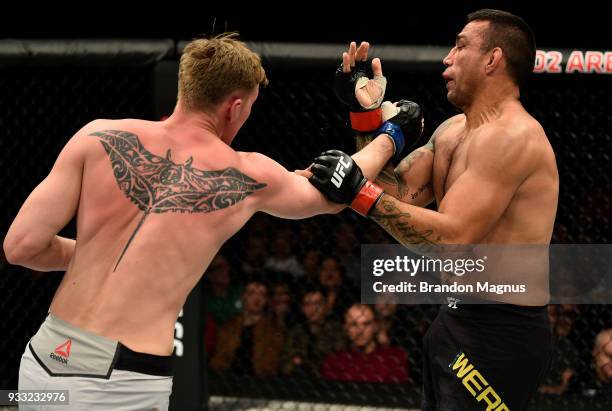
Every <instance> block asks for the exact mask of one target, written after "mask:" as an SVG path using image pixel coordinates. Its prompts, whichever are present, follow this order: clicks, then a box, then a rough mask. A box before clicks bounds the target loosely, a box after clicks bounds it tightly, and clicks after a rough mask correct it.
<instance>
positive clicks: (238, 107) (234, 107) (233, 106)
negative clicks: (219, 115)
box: [227, 97, 244, 122]
mask: <svg viewBox="0 0 612 411" xmlns="http://www.w3.org/2000/svg"><path fill="white" fill-rule="evenodd" d="M243 106H244V101H242V99H241V98H239V97H236V98H233V99H232V100H230V104H229V110H228V111H227V116H228V121H229V122H232V121H235V120H236V119H237V118H239V117H240V113H242V109H243Z"/></svg>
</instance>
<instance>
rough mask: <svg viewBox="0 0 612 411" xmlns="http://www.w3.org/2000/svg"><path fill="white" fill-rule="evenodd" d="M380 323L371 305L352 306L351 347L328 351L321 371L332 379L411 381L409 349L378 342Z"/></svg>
mask: <svg viewBox="0 0 612 411" xmlns="http://www.w3.org/2000/svg"><path fill="white" fill-rule="evenodd" d="M378 327H379V324H378V322H377V321H376V317H375V316H374V311H373V309H372V307H371V306H368V305H363V304H354V305H353V306H351V307H350V308H349V309H348V311H347V312H346V317H345V322H344V329H345V331H346V335H347V336H348V339H349V348H348V349H347V350H344V351H340V352H338V353H337V354H330V355H328V356H327V358H326V359H325V361H324V362H323V365H322V367H321V375H323V377H324V378H326V379H330V380H342V381H360V382H381V383H387V384H402V383H408V382H409V376H408V357H407V355H406V352H405V351H404V350H403V349H402V348H400V347H393V346H381V345H380V344H378V342H377V340H376V336H377V333H378Z"/></svg>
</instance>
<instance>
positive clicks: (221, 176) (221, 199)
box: [90, 130, 266, 269]
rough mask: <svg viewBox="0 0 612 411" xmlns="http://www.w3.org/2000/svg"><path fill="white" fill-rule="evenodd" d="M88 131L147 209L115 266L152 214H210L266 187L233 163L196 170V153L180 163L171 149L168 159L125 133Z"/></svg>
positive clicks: (125, 188) (119, 181)
mask: <svg viewBox="0 0 612 411" xmlns="http://www.w3.org/2000/svg"><path fill="white" fill-rule="evenodd" d="M90 135H91V136H94V137H98V138H99V139H100V143H102V146H103V147H104V150H105V151H106V153H107V154H108V157H109V159H110V162H111V166H112V168H113V174H114V175H115V179H116V180H117V184H118V185H119V188H120V189H121V191H122V192H123V194H124V195H125V196H126V197H127V198H128V199H129V200H130V201H131V202H133V203H134V204H135V205H136V206H137V207H138V208H139V209H140V210H142V211H143V212H144V214H143V216H142V219H141V220H140V222H139V223H138V226H137V227H136V229H135V230H134V232H133V233H132V236H131V237H130V239H129V240H128V242H127V244H126V245H125V248H124V249H123V251H122V253H121V256H120V257H119V259H118V261H117V264H116V265H115V269H117V266H118V265H119V262H120V261H121V259H122V258H123V255H124V254H125V252H126V250H127V248H128V247H129V245H130V243H131V242H132V240H133V239H134V236H135V235H136V233H137V232H138V230H139V229H140V227H141V226H142V223H143V222H144V220H145V219H146V217H147V216H148V215H149V214H150V213H167V212H179V213H210V212H213V211H216V210H221V209H224V208H227V207H231V206H233V205H235V204H237V203H239V202H240V201H242V200H244V199H245V198H247V197H248V196H249V195H251V194H253V192H255V191H256V190H259V189H261V188H263V187H265V186H266V184H264V183H258V182H257V181H255V180H254V179H252V178H251V177H249V176H247V175H246V174H243V173H241V172H240V171H239V170H237V169H235V168H233V167H227V168H224V169H222V170H211V171H206V170H200V169H197V168H194V167H192V165H191V164H192V163H193V157H189V159H188V160H187V161H186V162H185V163H184V164H176V163H174V162H173V161H172V153H171V150H168V152H167V153H166V157H165V158H164V157H160V156H157V155H155V154H153V153H151V152H150V151H148V150H147V149H146V148H145V147H144V146H143V145H142V143H141V142H140V140H139V139H138V136H137V135H135V134H133V133H130V132H127V131H121V130H104V131H98V132H95V133H91V134H90Z"/></svg>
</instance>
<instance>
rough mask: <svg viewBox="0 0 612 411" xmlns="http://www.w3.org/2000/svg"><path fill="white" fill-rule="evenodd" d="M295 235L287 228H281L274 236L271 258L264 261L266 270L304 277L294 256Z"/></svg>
mask: <svg viewBox="0 0 612 411" xmlns="http://www.w3.org/2000/svg"><path fill="white" fill-rule="evenodd" d="M294 240H295V235H294V234H293V232H292V231H291V229H289V228H283V229H280V230H278V231H276V233H275V234H274V243H273V245H272V256H271V257H269V258H268V260H267V261H266V265H265V267H266V269H268V270H274V271H278V272H286V273H290V274H291V275H292V276H293V277H301V276H303V275H304V269H303V268H302V265H301V264H300V263H299V262H298V260H297V257H296V256H295V252H294V246H295V241H294Z"/></svg>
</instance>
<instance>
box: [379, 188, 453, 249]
mask: <svg viewBox="0 0 612 411" xmlns="http://www.w3.org/2000/svg"><path fill="white" fill-rule="evenodd" d="M404 206H405V204H404ZM413 207H414V206H413ZM402 208H403V210H402ZM405 208H406V207H403V206H402V202H401V201H399V200H398V199H396V198H394V197H392V196H389V195H384V196H383V197H382V198H381V199H380V201H379V202H378V204H376V206H375V207H374V209H373V210H372V211H371V213H370V218H371V219H372V220H374V221H376V223H377V224H378V225H380V226H381V227H382V228H383V229H384V230H385V231H387V232H388V233H389V234H391V235H392V236H393V237H394V238H395V239H396V240H397V241H398V242H399V243H400V244H402V245H404V246H405V247H407V248H409V249H411V250H414V251H416V252H419V253H428V252H432V251H435V250H436V248H437V247H438V245H439V244H440V243H441V241H442V236H441V235H440V234H439V233H437V232H436V231H435V230H433V229H431V228H421V227H419V228H417V222H416V221H415V219H414V217H413V216H412V215H411V214H410V212H408V211H406V209H405ZM419 225H422V224H419Z"/></svg>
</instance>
